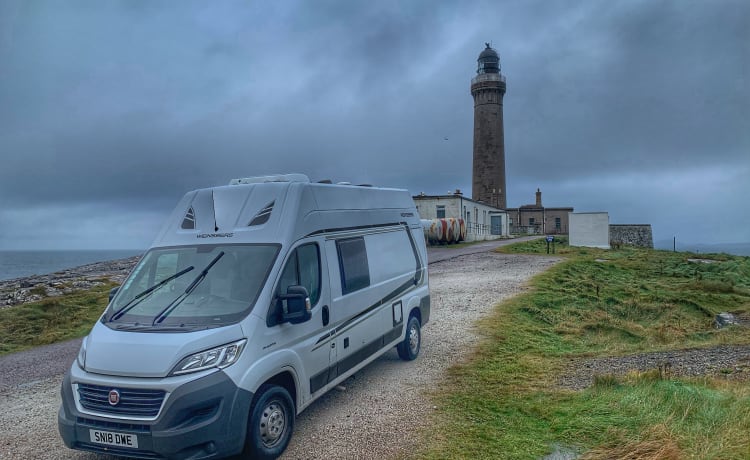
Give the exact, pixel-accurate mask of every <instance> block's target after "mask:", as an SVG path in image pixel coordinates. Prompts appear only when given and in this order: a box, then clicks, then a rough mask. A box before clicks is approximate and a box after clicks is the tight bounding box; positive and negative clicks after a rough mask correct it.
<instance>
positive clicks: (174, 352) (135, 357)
mask: <svg viewBox="0 0 750 460" xmlns="http://www.w3.org/2000/svg"><path fill="white" fill-rule="evenodd" d="M244 337H245V336H244V334H243V332H242V328H241V327H240V325H239V324H233V325H230V326H226V327H223V328H219V329H207V330H203V331H196V332H188V333H185V334H158V333H142V332H128V331H116V330H112V329H110V328H108V327H106V326H104V325H103V324H102V323H101V322H97V323H96V324H95V325H94V328H93V329H92V331H91V333H90V334H89V336H88V339H87V350H86V370H87V371H88V372H92V373H95V374H106V375H120V376H125V377H146V378H152V377H166V376H167V375H168V374H169V372H170V371H171V370H172V369H173V368H174V367H175V366H176V365H177V363H178V362H179V361H180V360H181V359H182V358H184V357H185V356H188V355H190V354H192V353H196V352H199V351H203V350H207V349H210V348H214V347H217V346H219V345H224V344H226V343H230V342H234V341H237V340H240V339H242V338H244Z"/></svg>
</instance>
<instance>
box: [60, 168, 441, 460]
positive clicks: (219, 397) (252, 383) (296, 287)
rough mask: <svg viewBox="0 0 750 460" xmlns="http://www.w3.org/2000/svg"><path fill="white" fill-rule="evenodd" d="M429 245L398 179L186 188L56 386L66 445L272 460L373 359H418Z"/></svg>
mask: <svg viewBox="0 0 750 460" xmlns="http://www.w3.org/2000/svg"><path fill="white" fill-rule="evenodd" d="M429 316H430V295H429V286H428V280H427V253H426V249H425V244H424V236H423V232H422V227H421V226H420V221H419V215H418V214H417V210H416V209H415V207H414V203H413V201H412V199H411V196H410V195H409V193H408V192H407V191H405V190H396V189H386V188H375V187H369V186H351V185H334V184H330V183H311V182H310V180H309V179H308V178H307V177H306V176H303V175H300V174H291V175H283V176H267V177H255V178H247V179H236V180H233V181H232V182H231V183H230V185H228V186H223V187H215V188H209V189H203V190H196V191H193V192H189V193H188V194H186V195H185V197H184V198H183V199H182V201H180V203H179V204H178V205H177V208H176V209H175V210H174V212H173V213H172V215H171V216H170V217H169V220H168V221H167V223H166V224H165V226H164V228H163V229H162V230H161V232H160V233H159V235H158V237H157V238H156V241H155V242H154V244H153V245H152V246H151V248H150V249H149V250H148V251H147V252H146V254H145V255H144V256H143V258H142V259H141V261H140V262H139V263H138V265H137V266H136V267H135V268H134V269H133V271H132V273H131V274H130V276H129V277H128V279H127V280H126V281H125V282H124V283H123V285H122V286H121V287H120V288H119V290H117V292H116V294H114V296H112V298H111V299H110V303H109V306H108V307H107V309H106V311H105V312H104V314H103V315H102V317H101V319H100V320H99V321H97V323H96V324H95V325H94V327H93V329H92V330H91V333H90V334H89V335H88V336H87V337H86V338H85V339H84V340H83V344H82V346H81V350H80V352H79V354H78V358H77V360H76V361H75V362H74V363H73V365H72V366H71V369H70V371H69V372H68V373H67V374H66V375H65V378H64V380H63V383H62V406H61V408H60V412H59V415H58V425H59V429H60V434H61V436H62V438H63V440H64V441H65V444H66V445H67V446H68V447H71V448H74V449H81V450H87V451H93V452H99V453H106V454H113V455H120V456H125V457H132V458H144V459H152V458H191V459H193V458H195V459H197V458H219V457H224V456H229V455H234V454H238V453H241V452H244V453H245V454H246V455H248V456H249V457H250V458H275V457H276V456H278V455H280V454H281V453H282V452H283V451H284V449H285V448H286V446H287V444H288V443H289V440H290V438H291V435H292V431H293V427H294V417H295V415H296V414H298V413H300V412H301V411H302V410H303V409H305V407H307V406H308V405H309V404H310V403H311V402H312V401H314V400H315V399H316V398H318V397H320V396H321V395H322V394H323V393H325V392H326V391H327V390H329V389H330V388H332V387H334V386H336V385H337V384H339V383H340V382H341V381H342V380H344V379H346V378H347V377H349V376H350V375H352V374H353V373H354V372H356V371H358V370H359V369H361V368H362V367H363V366H365V365H367V364H368V363H370V362H371V361H373V360H374V359H375V358H377V357H378V356H379V355H381V354H383V353H385V352H386V351H388V350H390V349H391V348H393V347H396V348H397V350H398V354H399V355H400V356H401V357H402V358H403V359H405V360H412V359H414V358H415V357H416V356H417V354H418V353H419V349H420V343H421V332H420V328H421V326H423V325H424V324H425V323H427V321H428V319H429Z"/></svg>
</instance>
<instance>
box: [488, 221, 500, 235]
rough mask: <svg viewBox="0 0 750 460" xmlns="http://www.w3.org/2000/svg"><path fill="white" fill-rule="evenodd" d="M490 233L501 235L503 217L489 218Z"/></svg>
mask: <svg viewBox="0 0 750 460" xmlns="http://www.w3.org/2000/svg"><path fill="white" fill-rule="evenodd" d="M490 225H491V226H492V229H491V233H492V234H493V235H502V234H503V216H490Z"/></svg>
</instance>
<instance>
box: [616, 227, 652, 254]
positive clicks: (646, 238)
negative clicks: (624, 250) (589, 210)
mask: <svg viewBox="0 0 750 460" xmlns="http://www.w3.org/2000/svg"><path fill="white" fill-rule="evenodd" d="M609 241H610V245H611V246H612V247H617V246H618V245H625V246H635V247H639V248H652V249H653V247H654V237H653V235H652V234H651V224H643V225H621V224H611V225H610V226H609Z"/></svg>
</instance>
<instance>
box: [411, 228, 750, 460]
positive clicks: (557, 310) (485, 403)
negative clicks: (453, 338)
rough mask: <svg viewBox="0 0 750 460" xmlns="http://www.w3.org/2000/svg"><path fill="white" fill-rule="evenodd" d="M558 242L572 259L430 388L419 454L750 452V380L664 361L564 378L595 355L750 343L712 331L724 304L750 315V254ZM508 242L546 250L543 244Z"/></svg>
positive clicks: (500, 309)
mask: <svg viewBox="0 0 750 460" xmlns="http://www.w3.org/2000/svg"><path fill="white" fill-rule="evenodd" d="M556 249H557V251H556V252H557V254H558V255H562V256H563V257H564V258H565V260H564V261H563V262H562V263H560V264H558V265H556V266H554V267H552V268H551V269H549V270H548V271H546V272H545V273H542V274H540V275H538V276H537V277H535V278H534V279H533V280H532V282H531V286H532V289H531V290H530V292H528V293H526V294H524V295H521V296H517V297H515V298H512V299H510V300H508V301H506V302H504V303H503V304H501V305H498V306H497V307H496V310H495V313H494V314H493V315H492V316H490V317H488V318H486V319H484V320H482V321H480V323H479V331H480V333H481V335H482V337H483V340H482V342H481V343H480V346H479V347H478V349H477V350H476V352H475V353H474V354H473V355H472V356H471V358H470V359H469V360H468V361H467V362H466V363H461V364H458V365H456V366H454V367H453V368H451V369H450V370H449V376H448V378H447V381H446V382H444V385H443V386H441V389H440V390H439V391H438V392H436V393H435V394H433V399H434V402H435V404H436V405H437V406H438V411H437V415H436V427H435V426H433V427H432V428H431V429H430V432H429V433H426V434H425V436H426V441H425V443H424V445H425V446H426V447H425V448H424V449H423V450H422V451H420V452H419V453H418V455H417V456H418V457H420V458H497V459H503V458H507V459H525V458H528V459H540V458H543V457H544V456H545V455H547V454H549V453H550V452H551V450H552V449H553V447H552V446H556V445H559V446H564V447H567V448H571V449H573V450H575V451H576V452H580V453H581V458H585V459H598V458H602V459H604V458H606V459H678V458H679V459H681V458H696V459H714V458H724V459H746V458H750V439H748V437H747V432H748V431H749V430H750V387H749V386H748V385H747V383H742V382H740V383H737V382H734V383H733V382H728V381H722V380H715V379H713V378H710V377H703V378H699V379H698V378H694V379H686V378H682V379H677V378H673V377H672V376H671V375H668V373H666V372H662V371H661V370H660V369H653V370H651V371H648V372H640V373H637V372H636V373H631V374H628V375H626V376H624V377H616V376H614V375H598V376H594V385H593V386H591V387H590V388H587V389H585V390H582V391H579V392H572V391H570V390H563V389H562V388H559V387H558V386H557V379H558V376H559V375H560V374H561V373H562V372H564V370H565V369H566V366H569V365H570V363H571V362H577V361H579V360H582V359H583V358H587V357H600V356H618V355H627V354H632V353H643V352H651V351H664V350H672V349H684V348H701V347H709V346H714V345H720V344H744V345H747V344H750V331H748V329H747V328H740V327H730V328H726V329H722V330H717V329H715V328H714V327H713V318H714V315H715V314H717V313H719V312H721V311H732V312H735V313H745V314H747V313H748V312H750V294H748V292H749V291H750V258H748V257H733V256H727V255H716V256H714V255H706V254H701V258H702V259H707V258H709V259H711V260H713V261H715V262H714V263H694V262H690V261H689V260H688V259H690V258H693V257H695V255H693V254H689V253H672V252H666V251H653V250H643V249H635V248H622V249H619V250H611V251H605V250H598V249H590V248H584V249H581V248H570V247H568V246H567V245H565V244H564V243H563V244H560V242H558V245H557V248H556ZM501 251H502V252H512V253H519V252H528V253H532V254H546V243H545V242H544V241H531V242H525V243H521V244H518V245H513V246H507V247H504V248H502V249H501ZM427 440H429V442H428V441H427Z"/></svg>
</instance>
